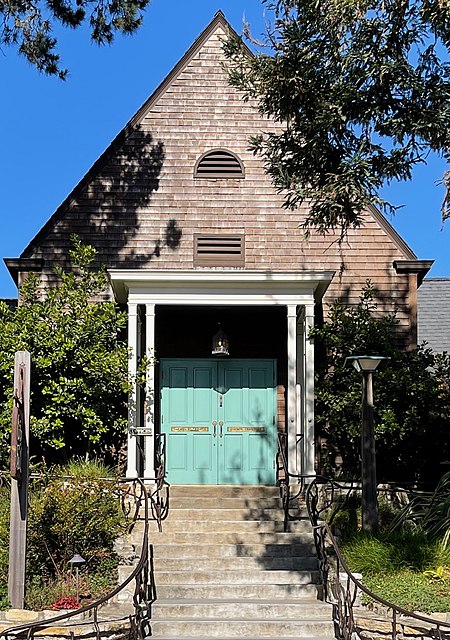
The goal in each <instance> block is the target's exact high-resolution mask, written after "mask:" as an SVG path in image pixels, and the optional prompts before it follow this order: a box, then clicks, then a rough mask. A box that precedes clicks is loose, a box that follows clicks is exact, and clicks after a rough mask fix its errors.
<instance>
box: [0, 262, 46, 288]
mask: <svg viewBox="0 0 450 640" xmlns="http://www.w3.org/2000/svg"><path fill="white" fill-rule="evenodd" d="M3 262H4V263H5V264H6V268H7V269H8V271H9V273H10V274H11V277H12V279H13V280H14V282H15V284H16V286H17V287H18V286H19V272H20V271H42V267H43V266H44V260H43V259H42V258H3Z"/></svg>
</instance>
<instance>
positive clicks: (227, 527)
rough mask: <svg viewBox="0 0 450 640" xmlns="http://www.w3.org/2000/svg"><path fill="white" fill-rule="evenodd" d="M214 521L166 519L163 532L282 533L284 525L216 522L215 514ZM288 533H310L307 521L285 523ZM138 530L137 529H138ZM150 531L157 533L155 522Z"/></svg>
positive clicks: (280, 522) (235, 521)
mask: <svg viewBox="0 0 450 640" xmlns="http://www.w3.org/2000/svg"><path fill="white" fill-rule="evenodd" d="M214 516H215V517H216V519H215V520H206V519H205V520H193V519H186V520H184V519H173V518H170V519H167V520H166V521H165V522H164V530H163V535H164V533H165V531H166V532H167V531H170V533H176V532H178V531H179V532H186V533H189V532H191V531H192V532H195V533H197V532H198V533H214V534H215V533H216V532H218V531H220V532H221V533H227V532H233V531H234V532H241V531H242V532H247V531H255V532H260V533H271V532H275V533H283V532H284V523H283V521H282V520H281V521H280V520H278V521H277V520H252V519H250V520H239V519H238V520H217V513H214ZM287 526H288V529H287V530H288V531H289V532H292V533H294V532H311V524H310V522H309V520H293V521H290V522H288V523H287ZM138 530H139V527H138ZM150 531H157V525H156V522H152V523H151V526H150Z"/></svg>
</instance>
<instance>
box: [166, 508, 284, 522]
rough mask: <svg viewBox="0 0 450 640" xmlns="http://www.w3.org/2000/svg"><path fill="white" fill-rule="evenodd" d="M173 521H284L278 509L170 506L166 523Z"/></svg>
mask: <svg viewBox="0 0 450 640" xmlns="http://www.w3.org/2000/svg"><path fill="white" fill-rule="evenodd" d="M174 520H185V521H187V520H221V521H230V520H231V521H233V520H271V521H276V520H278V521H281V522H283V521H284V511H283V509H280V508H270V509H265V508H263V507H261V508H259V509H258V508H257V507H251V508H250V507H246V506H242V507H235V508H229V507H225V506H223V505H222V506H221V508H220V509H216V508H211V507H209V508H208V507H204V506H203V507H196V508H194V507H188V508H179V507H174V506H173V505H170V510H169V516H168V517H167V519H166V521H165V522H167V523H169V522H173V521H174Z"/></svg>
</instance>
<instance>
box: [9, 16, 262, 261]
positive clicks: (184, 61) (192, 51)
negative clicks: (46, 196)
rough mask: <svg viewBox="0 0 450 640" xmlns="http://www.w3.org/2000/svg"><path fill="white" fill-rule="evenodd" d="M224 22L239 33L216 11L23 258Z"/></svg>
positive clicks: (73, 190) (25, 251) (32, 242)
mask: <svg viewBox="0 0 450 640" xmlns="http://www.w3.org/2000/svg"><path fill="white" fill-rule="evenodd" d="M219 25H220V26H222V27H223V28H224V29H225V30H228V31H229V32H230V33H231V35H233V36H235V37H239V36H238V34H237V33H236V31H235V30H234V29H233V27H232V26H231V25H230V23H229V22H228V20H227V19H226V18H225V16H224V14H223V13H222V11H220V10H219V11H217V12H216V14H215V15H214V18H213V19H212V20H211V22H210V23H209V24H208V26H207V27H206V28H205V29H204V30H203V31H202V32H201V33H200V35H199V36H198V37H197V38H196V39H195V41H194V42H193V44H192V45H191V46H190V47H189V49H188V50H187V51H186V53H185V54H184V55H183V57H182V58H180V60H179V61H178V62H177V64H176V65H175V66H174V67H173V69H172V70H171V71H170V72H169V74H168V75H167V76H166V77H165V78H164V80H163V81H162V82H161V83H160V84H159V85H158V87H157V88H156V89H155V90H154V91H153V93H152V94H151V95H150V97H149V98H147V100H146V101H145V102H144V104H143V105H142V106H141V107H140V108H139V109H138V110H137V112H136V113H135V114H134V116H133V117H132V118H131V119H130V120H129V121H128V122H127V124H126V125H125V126H124V128H123V129H122V130H121V131H120V132H119V133H118V135H117V136H116V137H115V138H114V139H113V141H112V142H111V143H110V144H109V146H108V147H107V148H106V149H105V151H104V152H103V153H102V154H101V155H100V156H99V158H97V160H96V161H95V162H94V164H93V165H92V166H91V168H90V169H89V171H88V172H87V173H86V174H85V175H84V176H83V177H82V178H81V180H80V181H79V182H78V184H77V185H76V186H75V187H74V189H72V191H71V192H70V194H69V195H68V196H67V198H65V200H63V202H62V203H61V204H60V205H59V207H58V208H57V209H56V211H55V212H54V213H53V215H52V216H51V217H50V218H49V219H48V220H47V222H46V223H45V224H44V226H43V227H42V228H41V229H40V231H38V233H37V234H36V235H35V236H34V238H33V239H32V240H31V242H29V244H28V245H27V247H25V249H24V250H23V251H22V253H21V254H20V258H28V257H29V256H30V254H31V253H33V251H34V250H35V248H36V247H37V246H38V245H39V243H40V241H41V240H42V239H43V238H45V236H46V235H47V234H48V233H49V232H50V231H51V229H52V228H53V227H54V225H55V224H57V222H59V220H60V219H61V217H62V216H63V214H64V213H66V211H67V210H68V209H70V207H71V206H72V205H73V204H74V202H75V201H76V199H77V198H78V197H79V195H80V193H81V192H82V191H83V189H84V188H85V187H86V186H87V185H88V184H89V182H91V181H92V180H93V179H94V178H95V177H96V176H97V175H98V174H99V173H100V171H101V170H102V169H103V167H104V166H105V165H106V163H107V162H108V160H109V159H110V158H111V157H112V156H113V155H114V152H115V151H116V149H118V148H119V147H120V146H121V145H122V144H123V143H124V142H125V141H126V139H127V138H128V137H129V136H130V135H131V133H132V132H133V130H134V128H135V126H136V125H137V124H138V123H139V122H140V121H141V120H142V118H143V117H144V115H145V113H146V112H147V111H148V110H149V109H150V108H151V107H152V106H153V104H154V103H155V102H156V101H157V100H158V99H159V98H160V96H161V95H162V94H163V93H164V92H165V91H166V89H167V88H168V87H169V86H170V84H171V83H172V82H173V81H174V79H175V78H176V77H177V76H178V75H179V74H180V73H181V72H182V71H183V70H184V69H185V67H186V66H187V65H188V64H189V62H190V60H191V59H192V58H193V57H194V56H195V55H196V53H197V51H198V50H199V49H201V47H202V46H203V45H204V43H205V42H206V41H207V40H208V38H209V37H210V36H211V34H212V33H213V32H214V31H215V30H216V29H217V27H218V26H219ZM244 47H245V49H246V50H247V52H248V53H249V54H250V55H253V54H252V52H251V51H250V49H249V48H248V47H247V46H246V45H245V43H244Z"/></svg>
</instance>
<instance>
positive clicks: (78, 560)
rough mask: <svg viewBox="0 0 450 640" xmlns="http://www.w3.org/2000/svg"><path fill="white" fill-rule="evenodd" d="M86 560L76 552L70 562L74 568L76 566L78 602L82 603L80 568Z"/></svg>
mask: <svg viewBox="0 0 450 640" xmlns="http://www.w3.org/2000/svg"><path fill="white" fill-rule="evenodd" d="M85 562H86V560H85V559H84V558H82V557H81V556H80V554H79V553H76V554H75V555H74V556H73V558H71V559H70V560H69V564H70V566H71V567H72V568H73V567H75V580H76V583H77V603H78V604H79V603H80V575H79V570H80V567H81V565H83V564H84V563H85Z"/></svg>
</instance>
